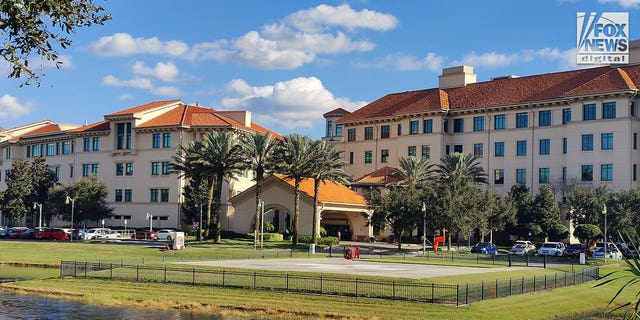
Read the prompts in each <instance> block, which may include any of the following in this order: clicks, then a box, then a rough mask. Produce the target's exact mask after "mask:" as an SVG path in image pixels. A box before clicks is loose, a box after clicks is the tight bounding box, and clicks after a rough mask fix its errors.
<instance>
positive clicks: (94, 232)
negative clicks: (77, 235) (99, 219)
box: [83, 228, 111, 240]
mask: <svg viewBox="0 0 640 320" xmlns="http://www.w3.org/2000/svg"><path fill="white" fill-rule="evenodd" d="M110 231H111V229H109V228H93V229H89V230H88V231H87V232H86V233H85V234H84V237H83V239H84V240H94V239H102V238H104V237H105V235H107V234H108V233H109V232H110Z"/></svg>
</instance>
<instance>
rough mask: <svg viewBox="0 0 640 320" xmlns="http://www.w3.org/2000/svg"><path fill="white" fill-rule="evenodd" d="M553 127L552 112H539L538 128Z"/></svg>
mask: <svg viewBox="0 0 640 320" xmlns="http://www.w3.org/2000/svg"><path fill="white" fill-rule="evenodd" d="M550 125H551V110H541V111H539V112H538V126H540V127H546V126H550Z"/></svg>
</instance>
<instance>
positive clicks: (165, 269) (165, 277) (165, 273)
mask: <svg viewBox="0 0 640 320" xmlns="http://www.w3.org/2000/svg"><path fill="white" fill-rule="evenodd" d="M162 259H164V257H163V258H162ZM164 282H165V283H166V282H167V266H164Z"/></svg>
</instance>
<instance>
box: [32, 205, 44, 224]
mask: <svg viewBox="0 0 640 320" xmlns="http://www.w3.org/2000/svg"><path fill="white" fill-rule="evenodd" d="M36 207H38V208H39V209H40V215H38V228H42V203H37V202H34V203H33V208H34V209H35V208H36Z"/></svg>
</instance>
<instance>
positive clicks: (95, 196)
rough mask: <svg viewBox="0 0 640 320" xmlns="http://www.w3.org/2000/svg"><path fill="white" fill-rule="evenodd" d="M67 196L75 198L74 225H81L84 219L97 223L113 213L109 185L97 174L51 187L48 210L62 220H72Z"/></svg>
mask: <svg viewBox="0 0 640 320" xmlns="http://www.w3.org/2000/svg"><path fill="white" fill-rule="evenodd" d="M67 197H70V198H72V199H75V200H74V202H73V206H74V208H73V211H74V212H73V221H72V224H73V225H80V224H81V222H83V221H91V222H93V223H94V224H97V223H98V222H99V221H101V220H102V219H108V218H110V217H111V216H112V215H113V208H111V207H109V204H108V203H109V201H108V197H109V191H108V189H107V185H106V184H105V183H104V182H103V181H102V180H100V179H99V178H98V177H97V176H89V177H87V178H82V179H80V180H78V181H76V182H75V183H71V184H63V185H56V186H55V187H53V188H52V189H51V191H50V193H49V199H50V202H49V206H48V210H50V211H51V213H52V214H54V215H56V216H58V217H59V218H61V219H62V220H67V221H70V220H71V209H72V208H71V204H70V203H69V204H68V203H66V199H67Z"/></svg>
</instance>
